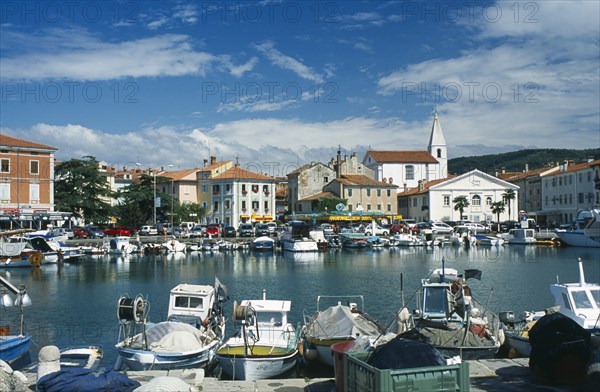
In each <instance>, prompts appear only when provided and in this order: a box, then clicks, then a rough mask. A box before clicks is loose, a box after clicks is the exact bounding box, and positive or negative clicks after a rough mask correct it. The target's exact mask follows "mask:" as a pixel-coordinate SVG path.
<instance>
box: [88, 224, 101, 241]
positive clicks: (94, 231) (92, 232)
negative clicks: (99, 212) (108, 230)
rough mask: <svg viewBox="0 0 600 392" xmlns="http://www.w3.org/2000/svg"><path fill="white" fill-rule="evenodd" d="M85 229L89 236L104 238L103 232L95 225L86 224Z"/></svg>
mask: <svg viewBox="0 0 600 392" xmlns="http://www.w3.org/2000/svg"><path fill="white" fill-rule="evenodd" d="M85 230H87V232H88V237H89V238H104V235H105V234H104V232H103V231H102V230H100V229H99V228H97V227H94V226H86V227H85Z"/></svg>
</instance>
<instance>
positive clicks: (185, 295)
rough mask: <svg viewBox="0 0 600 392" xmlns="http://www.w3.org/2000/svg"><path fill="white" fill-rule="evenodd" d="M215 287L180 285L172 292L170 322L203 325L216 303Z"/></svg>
mask: <svg viewBox="0 0 600 392" xmlns="http://www.w3.org/2000/svg"><path fill="white" fill-rule="evenodd" d="M215 297H216V292H215V289H214V287H212V286H208V285H197V284H187V283H183V284H179V285H177V286H175V287H174V288H173V289H172V290H171V295H170V297H169V314H168V320H169V321H180V322H185V323H189V324H194V323H198V322H200V323H202V321H203V320H205V319H206V318H207V317H209V316H210V312H211V310H212V308H213V305H214V303H215Z"/></svg>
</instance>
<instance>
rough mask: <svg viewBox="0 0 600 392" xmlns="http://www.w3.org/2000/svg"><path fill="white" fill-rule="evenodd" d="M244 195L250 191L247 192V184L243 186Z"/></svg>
mask: <svg viewBox="0 0 600 392" xmlns="http://www.w3.org/2000/svg"><path fill="white" fill-rule="evenodd" d="M242 193H243V194H244V195H245V194H246V193H248V191H247V190H246V184H242Z"/></svg>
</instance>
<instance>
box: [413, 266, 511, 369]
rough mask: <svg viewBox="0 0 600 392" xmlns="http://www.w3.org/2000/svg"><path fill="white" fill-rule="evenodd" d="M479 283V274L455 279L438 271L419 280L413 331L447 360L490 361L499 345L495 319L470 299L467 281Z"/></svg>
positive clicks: (450, 271) (452, 273)
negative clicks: (453, 358)
mask: <svg viewBox="0 0 600 392" xmlns="http://www.w3.org/2000/svg"><path fill="white" fill-rule="evenodd" d="M470 278H476V279H481V271H480V270H466V271H465V273H464V275H461V276H459V275H458V271H457V270H455V269H452V268H444V267H442V268H438V269H435V270H433V271H432V272H431V273H430V275H429V276H428V277H427V278H425V279H422V280H421V286H420V289H419V292H418V294H417V297H416V298H417V305H416V309H415V310H414V311H413V315H412V318H413V321H412V322H414V328H415V330H416V331H417V332H419V333H420V334H421V335H423V336H424V337H425V338H426V340H427V341H428V342H429V343H430V344H432V345H433V346H434V347H436V348H437V349H438V350H439V351H440V352H441V353H442V354H443V355H444V356H446V357H447V358H451V357H455V356H460V357H461V358H462V359H463V360H468V359H490V358H494V356H495V354H496V352H497V351H498V349H499V348H500V345H501V344H502V343H503V341H504V338H503V335H502V332H501V331H500V328H499V318H498V315H497V314H495V313H493V312H492V311H491V310H489V309H488V308H487V307H486V306H485V305H483V304H482V303H480V302H478V301H477V300H476V299H475V298H473V296H472V295H471V289H470V287H469V286H468V285H467V279H470Z"/></svg>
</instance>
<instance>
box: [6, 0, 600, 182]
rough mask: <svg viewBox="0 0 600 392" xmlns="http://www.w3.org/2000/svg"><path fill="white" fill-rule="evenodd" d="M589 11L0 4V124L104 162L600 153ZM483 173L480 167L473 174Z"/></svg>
mask: <svg viewBox="0 0 600 392" xmlns="http://www.w3.org/2000/svg"><path fill="white" fill-rule="evenodd" d="M599 4H600V3H599V2H597V1H537V2H529V1H528V2H519V1H517V2H515V1H510V2H496V3H494V2H485V3H480V4H478V3H475V2H470V1H465V2H434V1H430V2H410V1H389V2H368V1H365V2H360V1H283V2H282V1H268V0H265V1H244V2H223V1H190V2H185V1H169V2H158V1H139V2H134V1H110V0H107V1H95V2H85V1H83V2H68V1H65V2H60V1H58V2H56V1H52V2H43V1H42V2H40V1H25V2H22V1H2V3H0V7H1V8H0V29H1V30H0V49H1V52H0V83H1V88H2V90H1V96H0V104H1V113H0V114H1V116H0V132H3V133H6V134H10V135H12V136H16V137H21V138H26V139H29V140H33V141H36V142H40V143H45V144H49V145H52V146H55V147H58V148H59V151H58V153H57V157H58V158H59V159H61V160H66V159H70V158H79V157H82V156H84V155H92V156H95V157H97V158H98V159H100V160H105V161H107V162H109V163H111V164H115V165H126V164H131V163H132V162H141V163H143V164H144V165H151V166H160V165H163V166H166V165H173V166H172V167H174V168H181V169H183V168H191V167H199V166H201V165H202V160H203V159H204V158H206V157H208V155H209V154H210V155H216V156H217V157H218V158H219V159H236V157H238V158H239V160H240V162H241V163H242V164H248V165H249V164H252V165H254V167H255V165H256V164H264V170H263V171H264V172H268V173H269V174H275V175H281V174H285V172H287V171H290V170H288V169H289V168H294V167H295V166H297V165H299V164H302V163H305V162H309V161H319V160H320V161H327V160H329V158H330V157H332V156H333V155H334V154H335V152H336V150H337V146H338V145H341V147H342V149H343V150H344V152H350V151H359V152H362V151H364V150H365V149H367V148H369V147H370V148H373V149H403V150H410V149H425V148H426V144H427V142H428V136H429V132H430V129H431V123H432V117H433V113H434V110H437V111H438V113H439V116H440V120H441V125H442V128H443V130H444V135H445V138H446V142H447V143H448V152H449V156H450V158H453V157H459V156H471V155H482V154H488V153H497V152H505V151H513V150H517V149H521V148H576V149H579V148H588V147H600V113H599V112H600V109H599V108H600V91H599V90H600V87H599V86H600V80H599V79H600V49H599V44H600V27H599V20H600V18H599V15H600V8H599V7H600V6H599ZM482 169H485V168H482Z"/></svg>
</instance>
